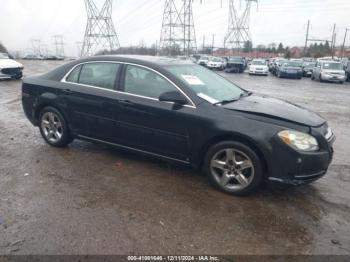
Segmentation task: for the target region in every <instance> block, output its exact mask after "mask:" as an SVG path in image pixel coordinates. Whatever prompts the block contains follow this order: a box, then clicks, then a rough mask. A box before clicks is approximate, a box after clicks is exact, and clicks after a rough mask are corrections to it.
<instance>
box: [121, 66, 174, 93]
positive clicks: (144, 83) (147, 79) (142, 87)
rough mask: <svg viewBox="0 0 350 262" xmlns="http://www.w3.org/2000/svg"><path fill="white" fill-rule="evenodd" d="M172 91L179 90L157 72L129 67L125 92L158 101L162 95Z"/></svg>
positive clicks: (126, 74) (126, 73)
mask: <svg viewBox="0 0 350 262" xmlns="http://www.w3.org/2000/svg"><path fill="white" fill-rule="evenodd" d="M171 91H177V89H176V88H175V87H174V86H173V85H172V84H171V83H170V82H169V81H167V80H166V79H164V78H163V77H161V76H160V75H158V74H156V73H155V72H153V71H151V70H148V69H145V68H141V67H137V66H132V65H128V66H127V68H126V72H125V85H124V92H126V93H129V94H134V95H139V96H144V97H149V98H154V99H158V98H159V97H160V95H161V94H163V93H165V92H171Z"/></svg>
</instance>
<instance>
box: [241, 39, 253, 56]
mask: <svg viewBox="0 0 350 262" xmlns="http://www.w3.org/2000/svg"><path fill="white" fill-rule="evenodd" d="M252 50H253V43H252V42H251V41H249V40H248V41H246V42H245V43H244V47H243V52H244V53H249V52H251V51H252Z"/></svg>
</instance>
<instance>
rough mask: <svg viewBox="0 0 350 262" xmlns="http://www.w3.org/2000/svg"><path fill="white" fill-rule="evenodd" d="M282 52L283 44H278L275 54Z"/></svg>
mask: <svg viewBox="0 0 350 262" xmlns="http://www.w3.org/2000/svg"><path fill="white" fill-rule="evenodd" d="M283 52H284V47H283V44H282V43H280V44H279V45H278V48H277V53H283Z"/></svg>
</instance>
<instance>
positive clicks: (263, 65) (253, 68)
mask: <svg viewBox="0 0 350 262" xmlns="http://www.w3.org/2000/svg"><path fill="white" fill-rule="evenodd" d="M249 74H250V75H265V76H267V75H268V74H269V67H268V66H267V62H266V60H264V59H254V60H253V61H252V62H251V64H250V66H249Z"/></svg>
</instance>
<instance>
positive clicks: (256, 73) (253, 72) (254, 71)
mask: <svg viewBox="0 0 350 262" xmlns="http://www.w3.org/2000/svg"><path fill="white" fill-rule="evenodd" d="M249 74H251V75H268V74H269V72H268V71H267V70H266V71H264V70H249Z"/></svg>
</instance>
